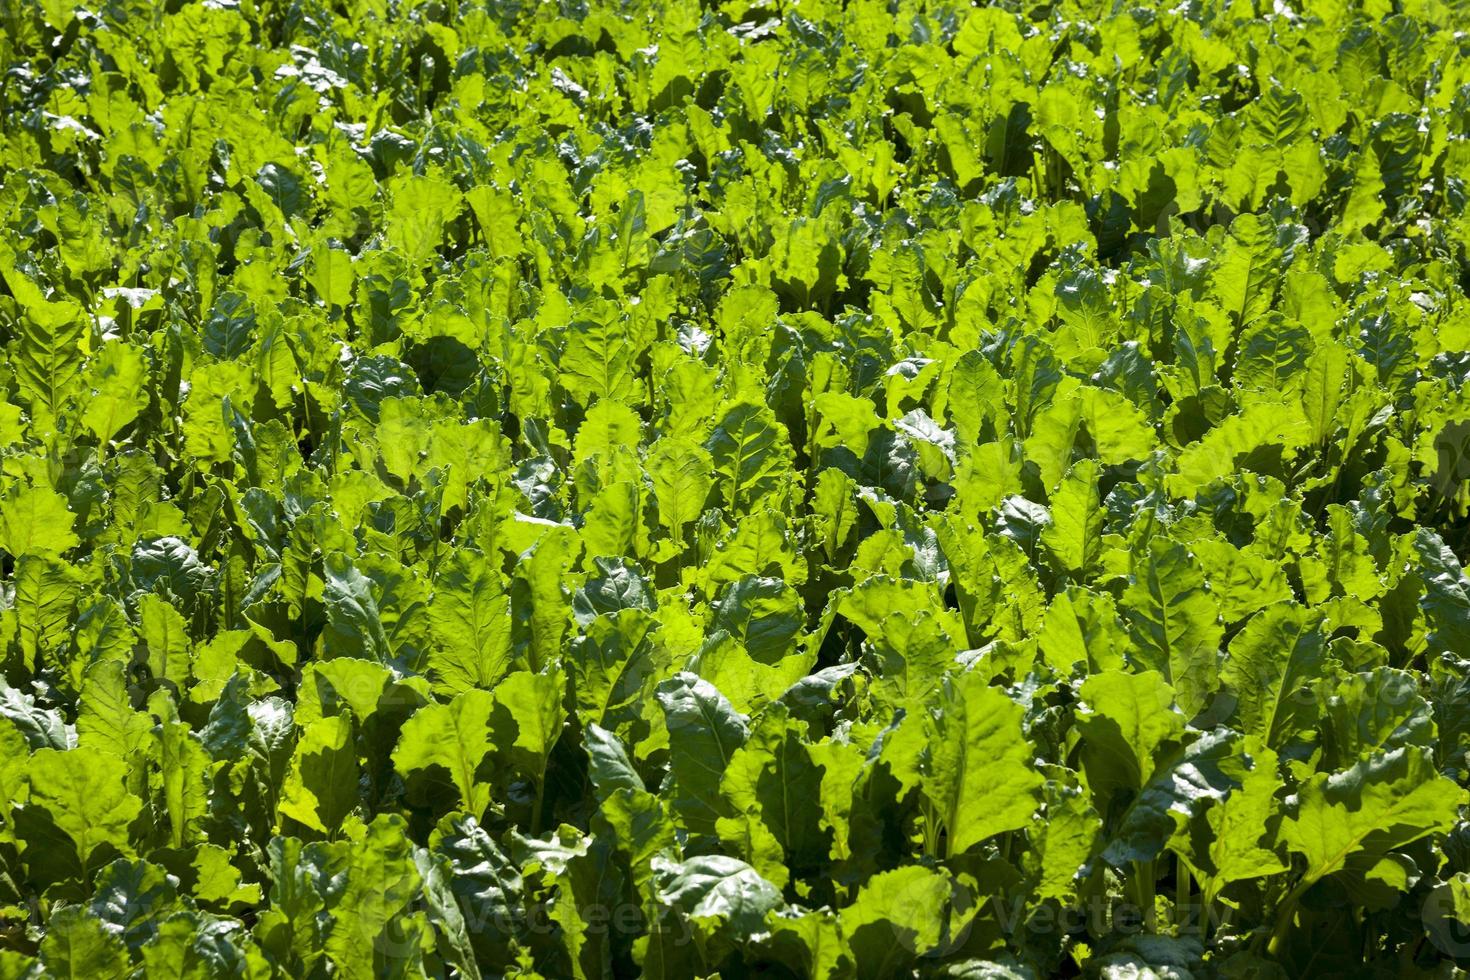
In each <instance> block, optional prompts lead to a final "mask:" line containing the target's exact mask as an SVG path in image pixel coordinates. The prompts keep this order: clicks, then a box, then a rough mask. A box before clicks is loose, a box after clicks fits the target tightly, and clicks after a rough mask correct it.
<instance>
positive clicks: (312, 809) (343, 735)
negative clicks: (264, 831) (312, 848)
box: [280, 715, 358, 834]
mask: <svg viewBox="0 0 1470 980" xmlns="http://www.w3.org/2000/svg"><path fill="white" fill-rule="evenodd" d="M357 780H358V765H357V749H356V747H355V745H354V742H353V733H352V717H351V716H350V715H334V716H331V717H327V718H317V719H315V720H313V721H311V722H309V723H306V724H305V725H304V726H303V728H302V729H301V737H300V739H299V740H298V741H297V743H296V751H295V753H294V754H293V755H292V757H291V770H290V773H289V774H288V775H287V776H286V783H285V785H284V786H283V787H282V789H281V806H280V812H281V816H283V817H290V818H291V819H292V820H295V821H296V822H298V823H301V824H304V825H305V826H307V827H310V828H312V829H313V830H316V831H318V832H320V833H323V834H334V833H336V831H337V828H338V827H340V826H341V824H342V820H343V819H344V818H345V817H346V816H347V814H348V813H350V812H352V810H353V809H354V808H355V807H356V806H357V803H358V798H357Z"/></svg>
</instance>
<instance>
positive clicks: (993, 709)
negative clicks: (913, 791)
mask: <svg viewBox="0 0 1470 980" xmlns="http://www.w3.org/2000/svg"><path fill="white" fill-rule="evenodd" d="M1024 714H1025V712H1024V711H1023V710H1022V708H1021V706H1020V705H1018V704H1016V703H1015V702H1013V701H1012V700H1011V699H1010V698H1008V697H1006V695H1005V693H1004V692H1002V691H1000V690H999V689H997V688H994V687H991V686H990V685H989V683H988V681H987V680H986V678H985V677H984V676H983V675H982V674H980V673H978V672H970V673H966V674H961V675H959V676H958V677H955V678H953V679H951V680H948V681H946V682H945V683H944V684H943V685H941V687H940V689H939V696H938V699H937V700H936V701H935V702H934V704H933V705H932V707H931V708H930V710H929V711H928V713H927V715H926V716H925V719H924V722H925V737H926V739H927V743H928V747H927V750H926V753H925V758H924V760H923V761H922V762H921V767H922V771H923V778H922V780H921V781H920V783H919V786H920V789H921V790H922V791H923V794H924V796H925V798H926V799H927V800H928V801H929V804H930V805H931V806H932V807H933V808H934V812H935V814H936V815H937V817H938V819H939V820H940V822H941V823H942V824H943V825H944V828H945V832H946V835H947V844H946V853H948V854H949V855H959V854H963V853H965V852H966V851H968V850H970V849H971V848H973V847H974V846H975V845H977V844H979V843H980V842H982V841H984V840H988V839H989V838H991V837H994V836H996V835H997V834H1003V833H1005V832H1007V831H1010V830H1020V829H1021V828H1023V827H1025V826H1026V825H1027V824H1029V823H1030V822H1031V817H1032V815H1033V814H1034V813H1035V812H1036V808H1037V806H1038V804H1039V802H1040V790H1041V785H1042V782H1043V779H1042V777H1041V776H1040V775H1039V774H1038V773H1037V772H1036V771H1035V769H1034V768H1033V767H1032V764H1031V762H1032V758H1033V750H1032V749H1031V747H1030V745H1029V744H1028V742H1027V741H1026V737H1025V734H1024V732H1023V731H1022V728H1021V719H1022V717H1023V715H1024Z"/></svg>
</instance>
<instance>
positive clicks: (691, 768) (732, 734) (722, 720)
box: [658, 673, 749, 834]
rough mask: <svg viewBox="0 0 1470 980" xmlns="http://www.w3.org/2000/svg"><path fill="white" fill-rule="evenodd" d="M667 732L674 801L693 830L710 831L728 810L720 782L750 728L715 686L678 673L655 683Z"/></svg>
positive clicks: (692, 676) (676, 809)
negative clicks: (658, 683)
mask: <svg viewBox="0 0 1470 980" xmlns="http://www.w3.org/2000/svg"><path fill="white" fill-rule="evenodd" d="M658 701H659V704H660V705H662V706H663V710H664V721H665V724H666V725H667V726H668V732H669V767H670V771H671V774H672V776H673V779H674V786H673V805H674V810H675V811H676V812H677V813H678V814H679V816H680V818H681V819H682V820H683V821H684V824H685V826H687V827H688V828H689V829H690V830H691V831H694V832H696V833H704V834H712V833H714V829H715V821H716V819H718V818H719V817H728V816H731V815H732V814H731V813H730V810H729V807H728V805H727V804H726V803H725V800H724V797H723V796H722V795H721V793H720V781H721V779H723V778H724V774H725V769H726V767H727V766H729V764H730V759H731V757H732V756H734V754H735V751H736V750H737V749H738V748H740V746H741V745H743V744H745V739H746V736H747V735H748V734H749V729H748V727H747V725H746V722H745V720H744V719H743V718H741V717H740V715H738V714H736V713H735V709H734V708H733V707H731V705H730V702H729V701H728V700H726V698H725V696H724V695H722V694H721V693H720V692H719V690H718V689H716V688H715V687H714V685H712V684H710V683H709V682H708V681H706V680H703V679H702V678H700V677H697V676H695V675H694V674H689V673H681V674H677V675H675V676H674V677H671V678H669V679H668V680H666V681H664V682H663V683H662V684H660V685H659V687H658Z"/></svg>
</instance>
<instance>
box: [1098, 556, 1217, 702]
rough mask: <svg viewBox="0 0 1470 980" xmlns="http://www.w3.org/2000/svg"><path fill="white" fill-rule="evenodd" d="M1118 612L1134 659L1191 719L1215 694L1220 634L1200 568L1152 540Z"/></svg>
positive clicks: (1190, 557)
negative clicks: (1163, 683)
mask: <svg viewBox="0 0 1470 980" xmlns="http://www.w3.org/2000/svg"><path fill="white" fill-rule="evenodd" d="M1122 609H1123V614H1124V616H1125V617H1126V618H1127V620H1128V624H1129V628H1130V633H1131V635H1132V637H1133V655H1134V656H1135V657H1136V658H1137V660H1138V662H1139V663H1140V664H1141V665H1142V666H1143V667H1145V668H1147V669H1149V670H1157V671H1158V672H1159V673H1161V674H1163V675H1164V678H1165V679H1166V680H1167V681H1168V682H1169V683H1170V684H1171V685H1172V686H1173V688H1174V691H1175V693H1176V696H1177V697H1178V703H1179V707H1180V709H1181V710H1182V711H1183V712H1184V713H1185V714H1186V715H1188V716H1190V717H1193V716H1194V715H1195V714H1196V713H1197V712H1199V710H1200V709H1201V708H1203V707H1204V706H1205V704H1206V702H1207V701H1208V700H1209V697H1210V695H1211V693H1212V692H1213V691H1214V689H1215V685H1216V680H1217V677H1218V675H1219V669H1220V667H1219V661H1220V640H1221V637H1222V636H1223V634H1224V629H1223V627H1221V625H1220V622H1219V619H1220V617H1219V610H1218V608H1217V607H1216V604H1215V600H1214V597H1213V596H1212V595H1211V594H1210V592H1209V590H1208V589H1207V588H1206V586H1205V577H1204V572H1203V571H1202V570H1201V569H1200V566H1199V562H1198V561H1197V560H1196V559H1195V558H1194V556H1193V555H1191V554H1190V553H1189V550H1188V549H1187V548H1185V547H1184V545H1182V544H1179V543H1178V542H1176V541H1171V540H1169V539H1168V538H1164V537H1156V538H1154V539H1153V540H1151V541H1150V542H1149V548H1148V554H1147V556H1145V557H1144V559H1143V563H1142V565H1141V567H1138V568H1137V569H1136V572H1135V576H1134V580H1133V582H1132V583H1131V584H1130V585H1129V586H1128V589H1127V591H1125V592H1124V593H1123V603H1122Z"/></svg>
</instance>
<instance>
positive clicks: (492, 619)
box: [429, 549, 512, 696]
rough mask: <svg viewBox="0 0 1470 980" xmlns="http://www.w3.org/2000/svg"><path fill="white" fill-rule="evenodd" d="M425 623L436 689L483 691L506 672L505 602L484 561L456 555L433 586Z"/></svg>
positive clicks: (507, 629) (460, 552) (498, 582)
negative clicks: (431, 640) (430, 630)
mask: <svg viewBox="0 0 1470 980" xmlns="http://www.w3.org/2000/svg"><path fill="white" fill-rule="evenodd" d="M429 623H430V625H431V626H432V628H433V636H434V641H435V645H434V648H433V649H432V651H431V652H430V654H429V670H430V671H431V675H432V676H433V678H434V686H435V688H436V689H437V690H440V691H442V692H443V693H445V694H448V695H451V696H453V695H457V694H460V693H462V692H464V691H467V690H470V689H472V688H481V689H483V690H489V689H491V688H492V687H494V686H495V684H496V682H498V681H499V680H500V679H501V678H502V677H504V676H505V674H506V673H507V672H508V671H509V670H510V667H511V663H512V653H511V616H510V598H509V597H508V596H507V595H506V594H505V588H504V583H503V582H502V580H501V579H500V577H499V576H497V575H496V574H495V573H494V571H493V570H492V569H491V567H490V565H489V563H488V561H487V560H486V559H485V556H483V555H481V554H479V553H478V552H474V551H470V550H468V549H460V550H458V551H456V552H455V553H454V554H453V555H452V556H451V557H450V559H449V560H448V562H446V563H445V565H444V567H443V569H442V570H441V571H440V573H439V577H438V578H437V579H435V581H434V594H433V596H432V598H430V600H429Z"/></svg>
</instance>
